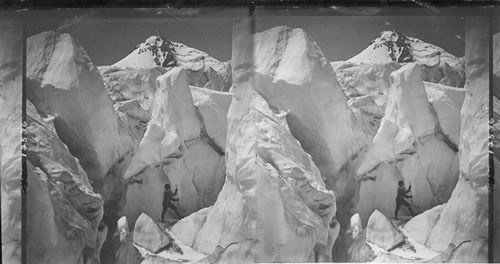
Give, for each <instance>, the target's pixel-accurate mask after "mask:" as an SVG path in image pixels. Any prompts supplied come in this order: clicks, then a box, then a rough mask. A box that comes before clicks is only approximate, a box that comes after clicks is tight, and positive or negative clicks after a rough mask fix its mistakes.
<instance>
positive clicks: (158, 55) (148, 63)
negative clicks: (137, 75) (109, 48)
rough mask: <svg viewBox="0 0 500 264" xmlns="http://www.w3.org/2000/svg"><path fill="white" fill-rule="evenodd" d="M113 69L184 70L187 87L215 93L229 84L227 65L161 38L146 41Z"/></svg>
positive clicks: (228, 68) (228, 65)
mask: <svg viewBox="0 0 500 264" xmlns="http://www.w3.org/2000/svg"><path fill="white" fill-rule="evenodd" d="M112 66H114V67H117V68H122V69H125V68H135V69H139V68H150V67H156V66H159V67H163V68H167V69H170V68H172V67H183V68H184V69H185V70H186V71H187V75H188V82H189V85H193V86H198V87H204V88H208V89H211V90H218V91H228V90H229V88H230V87H231V83H232V80H231V65H230V63H228V62H221V61H218V60H217V59H215V58H213V57H211V56H210V55H208V54H206V53H205V52H203V51H200V50H197V49H194V48H191V47H188V46H186V45H184V44H182V43H177V42H173V41H170V40H166V39H164V38H162V37H160V36H151V37H149V38H147V39H146V40H145V41H144V42H143V43H140V44H139V45H137V47H136V48H135V49H134V50H133V51H132V52H131V53H130V54H129V55H127V56H126V57H125V58H123V59H122V60H120V61H118V62H116V63H115V64H113V65H112Z"/></svg>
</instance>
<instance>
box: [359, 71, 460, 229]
mask: <svg viewBox="0 0 500 264" xmlns="http://www.w3.org/2000/svg"><path fill="white" fill-rule="evenodd" d="M420 75H421V74H420V69H419V66H418V65H416V64H413V63H409V64H407V65H405V66H403V67H402V68H401V69H399V70H397V71H395V72H393V73H392V74H391V80H392V85H391V89H390V92H389V95H388V99H387V100H388V101H387V109H386V112H385V116H384V117H383V118H382V121H381V125H380V128H379V129H378V131H377V134H376V135H375V137H374V139H373V143H372V145H371V146H370V148H369V149H368V151H367V153H366V155H365V156H364V158H363V161H362V163H361V164H360V166H359V168H358V171H357V173H358V175H360V176H362V179H364V180H363V181H362V184H361V188H360V194H359V202H358V210H359V212H360V215H361V218H362V219H363V220H364V221H366V219H367V217H368V215H369V214H371V212H372V211H373V210H374V209H378V210H380V211H381V212H382V213H384V214H386V215H392V214H393V213H394V208H395V198H396V189H397V182H398V180H404V181H405V183H406V184H407V185H408V184H412V187H413V188H412V193H413V201H412V202H413V207H414V210H416V212H422V211H424V210H427V209H429V208H432V207H433V206H435V205H437V204H441V203H444V202H446V201H447V200H448V198H449V197H450V195H451V192H452V190H453V187H454V186H455V183H456V181H457V178H458V155H457V152H458V148H457V145H456V144H455V143H454V142H453V140H451V139H450V137H448V135H447V134H446V133H445V132H443V128H442V127H441V123H440V120H441V119H445V120H446V121H445V122H446V124H449V125H447V130H446V132H447V133H450V134H452V133H453V134H452V135H454V136H455V137H458V135H457V133H456V132H454V131H452V128H450V127H452V126H453V124H456V123H460V121H459V120H460V117H459V116H458V115H457V114H455V112H453V110H454V111H456V112H458V110H459V108H457V107H458V106H457V105H456V104H458V102H455V101H453V100H451V103H454V104H455V105H452V106H454V108H452V107H451V106H450V107H448V104H450V103H449V102H447V101H446V100H445V99H448V97H446V96H443V97H438V96H437V95H435V94H431V97H430V98H431V99H432V100H431V101H432V102H433V103H432V104H431V103H429V99H428V95H427V93H426V89H425V86H424V83H423V82H422V81H421V79H420ZM429 89H435V88H429ZM445 89H446V88H445ZM435 93H437V92H435ZM457 93H458V92H457ZM439 98H441V99H439ZM457 101H459V99H457ZM447 103H448V104H447ZM435 105H436V106H439V107H440V108H438V109H439V113H440V114H441V118H440V117H439V115H438V111H437V110H436V108H435V107H434V106H435ZM448 119H452V120H448ZM381 190H385V191H381Z"/></svg>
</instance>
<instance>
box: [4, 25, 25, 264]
mask: <svg viewBox="0 0 500 264" xmlns="http://www.w3.org/2000/svg"><path fill="white" fill-rule="evenodd" d="M0 32H2V34H1V36H0V123H1V126H0V178H1V180H0V184H1V186H0V188H1V201H2V206H1V208H2V261H1V262H2V263H13V264H17V263H21V253H22V252H21V177H22V176H21V121H22V118H21V115H22V110H21V107H22V66H23V63H22V61H23V59H22V54H23V52H22V46H23V45H22V43H23V41H22V35H23V25H22V23H21V22H20V21H14V20H6V19H0Z"/></svg>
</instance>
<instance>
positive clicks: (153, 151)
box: [122, 67, 230, 223]
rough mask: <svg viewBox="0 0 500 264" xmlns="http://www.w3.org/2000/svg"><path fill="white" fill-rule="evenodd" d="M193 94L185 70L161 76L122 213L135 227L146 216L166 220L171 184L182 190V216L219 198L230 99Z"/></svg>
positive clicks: (127, 176) (131, 169)
mask: <svg viewBox="0 0 500 264" xmlns="http://www.w3.org/2000/svg"><path fill="white" fill-rule="evenodd" d="M195 90H196V89H195ZM191 92H192V90H191V88H189V86H188V82H187V72H186V71H185V70H184V69H183V68H181V67H177V68H173V69H171V70H170V71H168V72H167V73H165V74H163V75H161V76H159V77H158V78H157V83H156V94H155V97H154V102H153V106H152V110H151V111H152V114H151V120H150V121H149V122H148V125H147V129H146V132H145V134H144V137H143V138H142V140H141V142H140V144H139V147H138V149H137V151H136V152H135V153H134V156H133V157H132V159H131V162H130V165H129V167H128V168H127V171H126V172H125V175H124V179H125V180H126V181H127V182H128V187H127V193H126V197H125V201H124V207H123V208H122V210H123V211H122V212H123V214H124V215H126V216H127V218H128V219H129V221H130V223H134V222H135V219H137V217H138V216H139V214H140V213H141V212H144V213H147V214H148V215H149V216H151V217H153V218H154V219H160V218H161V216H160V213H161V208H162V199H163V192H164V189H163V186H164V184H166V183H170V185H171V186H172V191H174V190H175V188H178V198H179V203H178V209H179V212H180V214H181V216H185V215H189V214H191V213H193V212H195V211H197V210H198V209H201V208H203V207H207V206H210V205H212V204H213V203H214V202H215V200H216V199H217V194H218V193H219V191H220V190H221V188H222V185H223V183H224V175H225V174H224V171H225V162H224V144H223V143H222V140H225V133H226V132H225V131H226V127H225V126H224V127H220V126H222V125H224V124H225V122H226V121H225V119H226V117H225V112H227V104H228V103H229V102H230V98H228V97H230V95H227V94H225V93H218V92H203V91H197V92H194V94H195V98H197V104H195V103H194V101H193V96H192V94H191ZM215 94H217V95H215ZM227 100H229V102H228V101H227ZM214 114H217V115H219V116H217V117H215V116H213V115H214ZM167 218H168V216H167Z"/></svg>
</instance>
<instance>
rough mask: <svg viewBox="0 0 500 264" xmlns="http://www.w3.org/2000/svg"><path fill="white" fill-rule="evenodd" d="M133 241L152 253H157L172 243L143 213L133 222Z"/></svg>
mask: <svg viewBox="0 0 500 264" xmlns="http://www.w3.org/2000/svg"><path fill="white" fill-rule="evenodd" d="M133 239H134V243H135V244H137V245H138V246H141V247H144V248H146V249H148V250H149V251H151V252H153V253H158V252H159V251H160V250H162V249H164V248H165V247H167V246H168V245H169V244H170V243H171V242H172V238H171V237H170V236H169V235H168V234H167V233H165V231H164V230H163V229H161V227H160V226H159V225H158V224H157V223H156V222H155V221H154V220H153V219H151V217H149V216H148V215H147V214H144V213H143V214H141V215H140V216H139V218H137V221H136V222H135V227H134V238H133Z"/></svg>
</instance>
